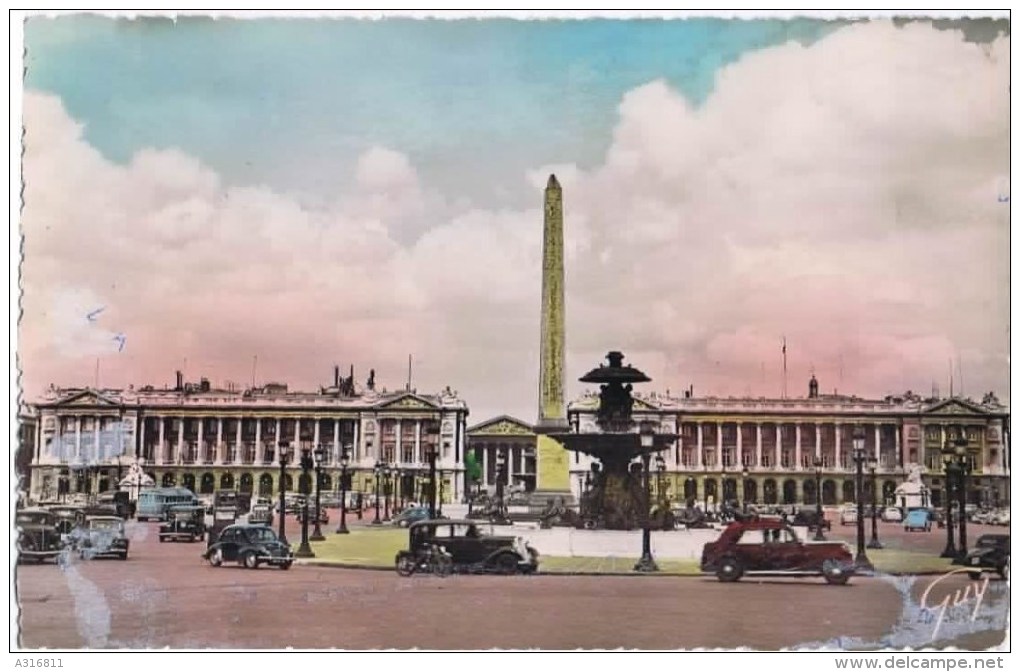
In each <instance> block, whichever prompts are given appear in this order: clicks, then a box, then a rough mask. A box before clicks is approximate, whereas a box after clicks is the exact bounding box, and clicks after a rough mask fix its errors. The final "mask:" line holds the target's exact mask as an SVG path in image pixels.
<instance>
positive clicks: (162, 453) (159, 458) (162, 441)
mask: <svg viewBox="0 0 1020 672" xmlns="http://www.w3.org/2000/svg"><path fill="white" fill-rule="evenodd" d="M157 419H158V420H159V446H157V449H156V455H155V457H156V462H157V463H159V464H166V438H165V436H164V433H165V431H166V422H165V420H164V418H163V416H162V415H160V416H158V418H157Z"/></svg>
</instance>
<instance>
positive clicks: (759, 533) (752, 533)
mask: <svg viewBox="0 0 1020 672" xmlns="http://www.w3.org/2000/svg"><path fill="white" fill-rule="evenodd" d="M769 532H771V530H744V532H743V533H741V535H740V538H739V539H737V541H736V543H737V545H740V546H745V545H749V544H761V543H765V542H767V541H768V540H769Z"/></svg>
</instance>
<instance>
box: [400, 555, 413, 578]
mask: <svg viewBox="0 0 1020 672" xmlns="http://www.w3.org/2000/svg"><path fill="white" fill-rule="evenodd" d="M415 567H416V564H415V562H414V557H413V556H411V555H410V554H408V553H405V554H403V555H401V556H400V557H398V558H397V574H399V575H400V576H411V575H412V574H414V570H415Z"/></svg>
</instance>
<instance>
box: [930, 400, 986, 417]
mask: <svg viewBox="0 0 1020 672" xmlns="http://www.w3.org/2000/svg"><path fill="white" fill-rule="evenodd" d="M921 413H922V414H923V415H988V411H986V410H984V409H983V408H981V407H980V406H978V405H976V404H972V403H970V402H967V401H964V400H963V399H946V400H945V401H940V402H938V403H937V404H935V405H934V406H930V407H928V408H927V409H924V410H923V411H921Z"/></svg>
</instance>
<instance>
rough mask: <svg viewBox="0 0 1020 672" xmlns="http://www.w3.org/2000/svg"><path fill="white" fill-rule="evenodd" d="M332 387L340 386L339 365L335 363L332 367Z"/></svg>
mask: <svg viewBox="0 0 1020 672" xmlns="http://www.w3.org/2000/svg"><path fill="white" fill-rule="evenodd" d="M333 387H335V388H337V389H339V388H340V365H339V364H337V365H335V366H334V367H333Z"/></svg>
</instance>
